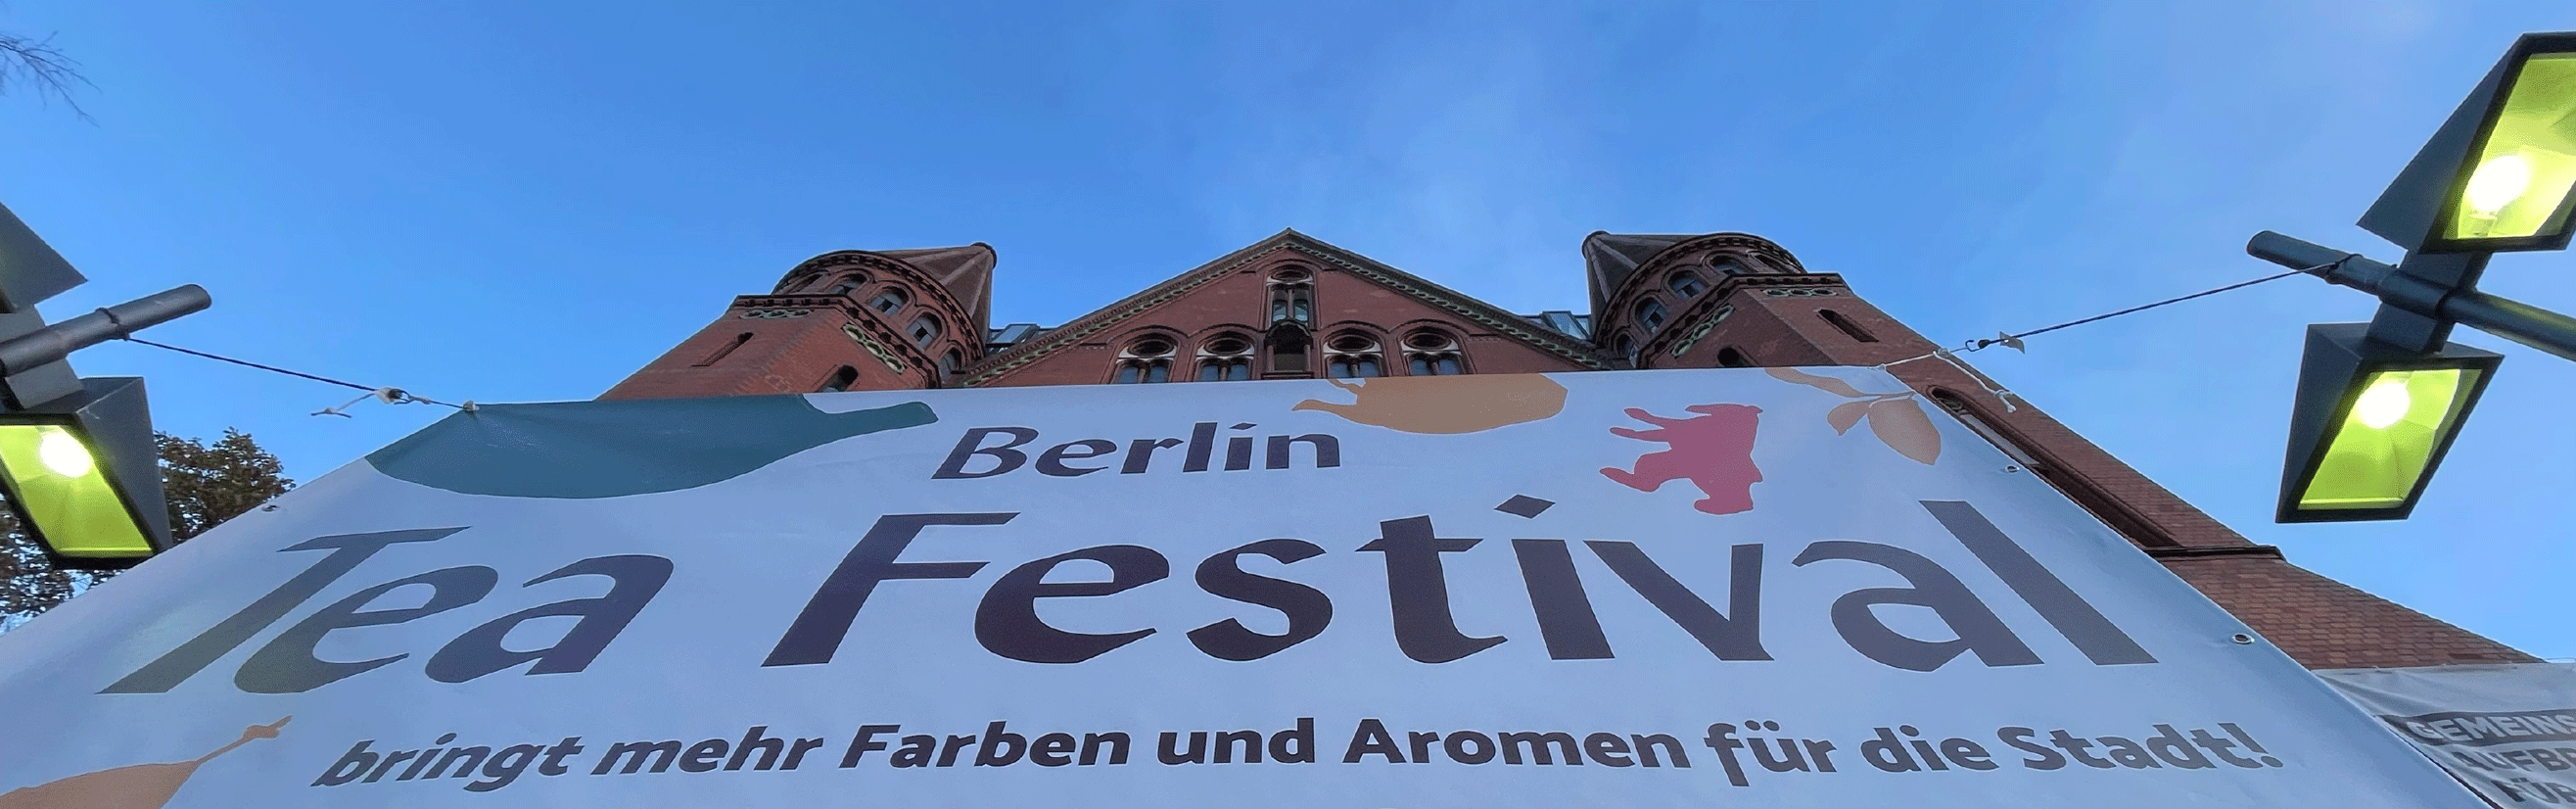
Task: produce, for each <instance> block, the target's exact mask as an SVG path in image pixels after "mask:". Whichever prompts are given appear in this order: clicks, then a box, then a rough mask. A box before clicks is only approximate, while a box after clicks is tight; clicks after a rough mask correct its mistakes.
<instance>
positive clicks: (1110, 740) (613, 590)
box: [0, 368, 2478, 809]
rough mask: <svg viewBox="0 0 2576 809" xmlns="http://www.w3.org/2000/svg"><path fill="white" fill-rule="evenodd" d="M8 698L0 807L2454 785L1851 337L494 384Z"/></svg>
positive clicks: (209, 551) (257, 518) (1862, 802)
mask: <svg viewBox="0 0 2576 809" xmlns="http://www.w3.org/2000/svg"><path fill="white" fill-rule="evenodd" d="M0 705H5V706H6V708H5V713H0V725H4V726H5V731H6V732H5V733H0V809H30V808H31V807H58V806H81V807H110V808H112V809H122V808H124V807H149V806H161V805H164V803H165V802H166V805H168V806H172V807H243V806H256V807H261V808H262V809H283V808H284V807H302V806H311V807H324V806H331V807H340V806H383V807H431V806H439V807H444V806H474V807H540V806H542V807H591V806H596V807H633V806H797V805H842V804H859V805H868V806H1030V805H1045V806H1065V807H1122V808H1132V807H1155V806H1170V807H1202V806H1212V805H1226V806H1245V807H1300V808H1301V809H1313V808H1314V807H1350V808H1351V809H1391V808H1402V807H1447V806H1474V805H1483V806H1510V807H1518V806H1531V807H1537V806H1572V805H1586V806H1591V805H1621V806H1670V807H1682V806H1693V807H1702V806H1709V805H1713V804H1725V805H1761V806H1786V807H1796V806H1834V807H1848V806H1894V805H1905V806H1958V807H1979V808H1980V809H1983V808H1984V807H1993V806H2006V805H2010V806H2076V805H2080V806H2088V807H2132V806H2134V807H2159V808H2160V809H2161V808H2162V807H2171V806H2177V805H2229V806H2256V805H2283V806H2288V805H2298V806H2331V807H2337V809H2346V808H2348V807H2409V808H2410V809H2421V808H2422V807H2475V806H2477V805H2478V803H2477V801H2476V799H2475V798H2474V797H2473V796H2471V795H2470V794H2469V793H2467V792H2466V791H2464V790H2462V789H2461V788H2460V787H2459V786H2458V785H2457V784H2456V783H2454V782H2453V781H2452V780H2451V779H2450V778H2449V777H2448V776H2447V775H2445V774H2443V772H2442V771H2441V770H2439V769H2438V768H2436V767H2434V766H2433V765H2432V764H2431V763H2429V762H2427V761H2425V760H2424V758H2423V757H2422V756H2420V755H2417V754H2416V753H2415V752H2414V751H2413V750H2410V749H2408V748H2407V747H2406V746H2405V745H2404V744H2402V743H2400V742H2399V741H2398V740H2396V739H2392V738H2389V737H2388V735H2387V734H2386V733H2384V732H2382V731H2380V730H2379V729H2378V728H2376V727H2374V726H2372V725H2371V723H2370V721H2369V720H2368V719H2367V718H2366V717H2364V716H2362V715H2360V714H2358V713H2356V712H2354V711H2353V710H2352V708H2351V707H2350V706H2349V705H2348V704H2346V703H2344V702H2343V701H2342V699H2341V698H2340V697H2337V696H2336V695H2335V694H2334V693H2332V691H2331V690H2330V689H2328V688H2326V687H2325V686H2324V685H2322V684H2320V683H2319V682H2318V681H2317V679H2316V678H2315V677H2313V676H2310V675H2309V674H2308V673H2307V672H2305V671H2304V670H2302V669H2300V668H2299V667H2298V666H2297V665H2296V664H2295V663H2293V662H2292V661H2291V660H2290V659H2289V658H2288V657H2286V656H2284V655H2283V654H2282V653H2281V652H2279V651H2278V650H2276V649H2274V648H2272V647H2271V646H2269V645H2268V644H2266V643H2264V642H2263V641H2261V640H2260V639H2259V638H2256V637H2254V636H2253V635H2252V634H2251V632H2250V631H2249V630H2248V629H2246V627H2245V626H2244V625H2243V624H2242V623H2240V622H2238V621H2236V620H2234V619H2233V618H2231V617H2230V616H2228V615H2227V614H2226V613H2225V612H2223V611H2221V610H2220V609H2219V608H2218V607H2216V606H2215V605H2212V604H2211V603H2210V602H2209V601H2208V600H2206V599H2204V598H2202V597H2201V596H2200V595H2199V594H2198V593H2197V592H2195V591H2193V590H2192V589H2191V588H2190V587H2189V586H2188V585H2186V584H2184V583H2183V582H2182V581H2180V580H2178V579H2176V578H2175V577H2174V576H2173V575H2171V574H2170V573H2168V572H2167V571H2166V570H2165V569H2164V568H2163V567H2162V566H2160V565H2158V564H2157V563H2156V562H2154V561H2152V560H2150V559H2149V558H2148V557H2147V556H2146V555H2144V554H2142V553H2140V552H2139V551H2138V550H2137V549H2136V548H2134V547H2132V546H2131V545H2130V544H2129V543H2128V542H2127V541H2125V540H2123V539H2121V538H2120V537H2119V536H2118V535H2116V534H2114V533H2113V532H2112V531H2110V530H2109V529H2107V528H2105V527H2104V526H2103V525H2102V524H2101V523H2100V522H2098V521H2096V520H2095V519H2093V518H2092V517H2090V516H2089V515H2087V514H2086V513H2085V512H2084V511H2083V510H2081V509H2080V508H2078V507H2077V506H2075V505H2074V504H2073V503H2072V502H2070V501H2068V500H2067V499H2066V498H2065V497H2064V496H2063V495H2061V494H2060V493H2058V492H2057V491H2056V490H2054V489H2052V488H2051V487H2050V486H2049V485H2048V484H2047V483H2045V482H2043V481H2041V480H2038V479H2036V478H2034V477H2033V476H2032V475H2031V474H2030V473H2029V472H2028V471H2026V470H2023V469H2021V468H2019V467H2017V466H2014V465H2013V463H2012V462H2011V461H2010V460H2009V459H2008V458H2007V457H2006V456H2005V455H2004V454H2003V453H2002V452H2001V451H1999V450H1998V449H1997V448H1996V447H1994V446H1993V445H1991V444H1989V443H1986V442H1985V441H1984V440H1982V439H1980V438H1979V437H1978V436H1977V435H1976V434H1975V433H1973V432H1971V431H1970V430H1969V429H1967V427H1966V426H1965V425H1963V424H1961V423H1960V422H1958V421H1956V420H1955V419H1953V418H1951V417H1950V416H1949V415H1948V414H1946V413H1944V412H1942V411H1940V410H1938V409H1937V407H1935V406H1933V405H1931V403H1929V402H1926V401H1924V400H1923V399H1922V398H1921V397H1920V396H1918V395H1916V394H1915V393H1913V392H1912V391H1910V390H1908V389H1907V388H1906V387H1905V386H1904V385H1903V384H1902V383H1900V382H1898V381H1897V380H1896V379H1894V378H1893V377H1890V376H1887V375H1886V374H1884V373H1883V372H1879V371H1876V370H1870V369H1857V368H1817V369H1808V370H1805V371H1796V370H1788V369H1770V370H1768V371H1765V370H1754V369H1742V370H1714V371H1649V372H1627V373H1587V374H1568V375H1562V376H1545V375H1520V376H1460V377H1391V378H1378V379H1367V380H1298V381H1281V382H1236V383H1224V384H1199V383H1169V384H1155V385H1103V386H1081V387H1049V388H1002V389H964V390H944V391H900V392H871V393H833V394H816V395H811V396H766V397H736V398H715V399H691V400H660V401H612V402H581V403H564V404H537V405H485V406H483V407H481V408H479V409H477V410H475V411H473V412H469V413H459V414H456V415H454V416H451V417H449V418H447V419H446V420H443V421H441V422H439V423H437V424H435V425H433V426H431V427H429V428H428V429H425V430H423V431H421V432H420V433H418V434H416V435H413V436H411V437H409V438H405V439H403V440H402V441H399V442H396V443H394V444H393V445H390V446H388V447H386V448H385V449H383V450H380V451H378V452H376V453H374V454H372V455H369V456H368V457H367V458H366V459H365V460H364V461H363V462H360V463H353V464H351V465H350V466H348V467H346V468H343V469H340V470H338V471H335V472H333V473H331V474H329V475H327V476H324V477H323V478H322V479H320V480H317V481H314V482H313V483H312V484H310V485H307V486H305V487H303V488H300V489H297V490H296V491H294V492H293V493H291V494H288V495H287V496H285V497H283V498H280V499H279V500H278V501H276V502H275V503H274V504H273V506H272V507H264V508H262V509H259V510H256V511H253V512H251V513H249V514H246V515H243V516H242V517H241V518H240V519H237V520H234V521H233V522H231V523H229V524H226V525H224V526H222V527H220V528H218V529H216V530H214V531H211V532H209V533H207V534H206V535H205V536H202V537H200V538H198V539H196V540H194V541H191V542H189V543H187V544H185V545H182V546H180V547H178V548H177V549H175V550H173V551H171V552H170V553H168V554H167V555H166V556H164V557H163V558H159V559H155V560H153V561H151V562H148V563H146V564H144V565H142V566H141V567H140V568H138V569H136V570H134V571H132V572H130V573H128V574H126V575H124V576H121V577H118V578H116V579H114V580H111V581H109V582H107V583H105V584H104V585H102V586H101V587H99V588H98V589H97V591H96V592H93V593H91V594H89V595H85V596H83V597H81V598H79V599H76V600H74V601H73V602H72V603H70V604H68V605H65V606H64V607H62V608H61V609H59V610H56V611H55V612H54V613H52V614H48V615H46V616H43V617H41V618H39V619H37V620H35V621H33V622H31V623H29V624H28V625H27V626H25V627H24V628H22V629H20V630H18V631H14V632H11V633H9V634H7V635H5V636H0Z"/></svg>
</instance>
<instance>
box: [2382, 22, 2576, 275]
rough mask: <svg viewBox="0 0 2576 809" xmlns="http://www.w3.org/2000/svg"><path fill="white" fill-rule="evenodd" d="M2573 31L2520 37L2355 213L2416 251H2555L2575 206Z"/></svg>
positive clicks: (2575, 61)
mask: <svg viewBox="0 0 2576 809" xmlns="http://www.w3.org/2000/svg"><path fill="white" fill-rule="evenodd" d="M2570 191H2576V33H2559V34H2528V35H2525V36H2523V37H2522V39H2521V40H2519V41H2517V42H2515V43H2514V47H2513V50H2511V51H2510V52H2508V53H2506V55H2505V58H2504V60H2503V61H2501V62H2498V63H2496V66H2495V69H2494V70H2491V71H2489V72H2488V73H2487V76H2486V79H2485V80H2484V81H2481V82H2479V84H2478V86H2477V89H2476V90H2474V91H2471V92H2470V93H2469V97H2468V98H2467V99H2464V100H2462V101H2461V102H2460V107H2459V109H2458V110H2456V111H2453V112H2452V113H2451V117H2450V119H2449V120H2446V121H2444V122H2442V128H2441V129H2439V130H2436V131H2435V132H2434V133H2433V137H2432V139H2431V140H2429V141H2426V142H2425V144H2424V149H2423V151H2420V152H2417V153H2416V155H2415V159H2414V160H2413V161H2412V162H2409V163H2407V164H2406V170H2405V171H2403V172H2400V173H2399V174H2398V176H2397V181H2396V182H2395V183H2392V184H2390V185H2389V186H2388V190H2387V191H2386V192H2383V193H2382V194H2381V195H2380V197H2379V201H2378V202H2376V203H2373V204H2372V205H2371V206H2370V211H2369V212H2368V213H2365V214H2363V215H2362V217H2361V226H2362V227H2363V228H2364V229H2367V230H2369V231H2370V232H2372V233H2376V234H2379V236H2380V237H2381V238H2384V239H2387V240H2389V241H2391V242H2395V243H2396V244H2397V246H2399V247H2403V248H2406V249H2407V250H2408V251H2409V252H2417V253H2466V252H2489V253H2492V252H2504V251H2515V250H2558V249H2562V248H2565V247H2566V246H2567V241H2568V235H2569V232H2570V230H2571V228H2570V227H2569V224H2570V223H2569V221H2568V212H2569V208H2570V207H2571V204H2576V194H2571V193H2570Z"/></svg>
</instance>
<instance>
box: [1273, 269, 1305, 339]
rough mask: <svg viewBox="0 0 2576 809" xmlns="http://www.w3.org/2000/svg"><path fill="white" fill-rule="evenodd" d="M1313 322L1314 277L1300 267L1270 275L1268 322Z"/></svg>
mask: <svg viewBox="0 0 2576 809" xmlns="http://www.w3.org/2000/svg"><path fill="white" fill-rule="evenodd" d="M1283 321H1295V322H1298V323H1304V324H1309V325H1312V324H1313V323H1314V322H1315V285H1314V275H1312V274H1310V273H1308V272H1306V270H1305V269H1304V268H1301V267H1288V268H1285V269H1281V270H1279V271H1278V272H1274V273H1271V274H1270V322H1272V323H1280V322H1283Z"/></svg>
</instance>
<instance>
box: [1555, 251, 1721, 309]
mask: <svg viewBox="0 0 2576 809" xmlns="http://www.w3.org/2000/svg"><path fill="white" fill-rule="evenodd" d="M1702 235H1706V234H1696V233H1694V234H1633V233H1604V232H1601V231H1593V233H1592V235H1590V236H1585V237H1583V274H1584V278H1585V280H1587V281H1588V282H1590V283H1589V286H1590V287H1591V288H1592V311H1593V313H1594V314H1599V313H1600V312H1601V304H1603V303H1607V302H1609V300H1610V293H1613V292H1617V291H1619V285H1620V284H1623V283H1626V282H1627V281H1628V276H1630V275H1634V274H1636V272H1637V268H1638V267H1640V266H1644V265H1645V263H1646V262H1648V261H1651V260H1653V259H1654V257H1655V254H1657V253H1661V252H1664V249H1665V248H1668V247H1671V246H1673V245H1676V244H1681V243H1682V242H1686V241H1690V240H1692V239H1696V238H1699V237H1700V236H1702Z"/></svg>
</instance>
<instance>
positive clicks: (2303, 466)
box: [2274, 323, 2504, 523]
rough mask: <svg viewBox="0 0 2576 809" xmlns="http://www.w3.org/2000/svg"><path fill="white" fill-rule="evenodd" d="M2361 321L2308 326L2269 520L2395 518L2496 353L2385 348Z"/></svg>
mask: <svg viewBox="0 0 2576 809" xmlns="http://www.w3.org/2000/svg"><path fill="white" fill-rule="evenodd" d="M2368 328H2369V324H2366V323H2320V324H2315V325H2311V326H2309V327H2308V346H2307V352H2306V354H2304V355H2303V356H2302V357H2301V358H2300V361H2299V392H2298V398H2297V400H2296V404H2294V405H2293V409H2292V411H2291V414H2290V446H2289V453H2288V456H2287V457H2286V458H2284V459H2283V460H2282V464H2281V468H2282V474H2281V499H2280V503H2279V505H2278V508H2277V509H2276V510H2275V512H2274V520H2275V521H2277V522H2284V523H2290V522H2340V521H2349V520H2402V519H2405V518H2406V515H2407V514H2408V513H2410V512H2413V511H2414V510H2415V501H2416V499H2417V498H2420V497H2422V496H2423V494H2424V484H2425V483H2427V482H2429V481H2431V480H2432V479H2433V470H2434V469H2436V468H2438V467H2440V466H2441V464H2442V455H2443V453H2445V452H2448V451H2450V448H2451V439H2452V438H2454V437H2456V436H2457V435H2459V429H2460V424H2461V422H2463V421H2466V420H2467V419H2468V417H2469V410H2470V409H2471V408H2473V407H2475V406H2476V405H2477V403H2478V397H2479V395H2481V394H2484V393H2485V392H2486V387H2487V381H2488V380H2489V379H2490V378H2492V377H2493V376H2494V375H2495V369H2496V365H2497V364H2498V363H2500V362H2502V361H2503V359H2504V358H2503V357H2502V356H2500V355H2497V354H2495V353H2492V352H2487V351H2480V350H2478V349H2474V348H2469V347H2467V346H2462V345H2459V344H2457V343H2451V344H2447V345H2444V346H2443V347H2442V348H2441V349H2440V350H2437V351H2431V352H2422V353H2416V352H2403V351H2392V350H2389V349H2388V347H2387V346H2385V345H2384V344H2380V343H2375V342H2372V341H2370V340H2369V339H2368V338H2367V337H2366V336H2365V332H2366V331H2367V330H2368Z"/></svg>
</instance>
